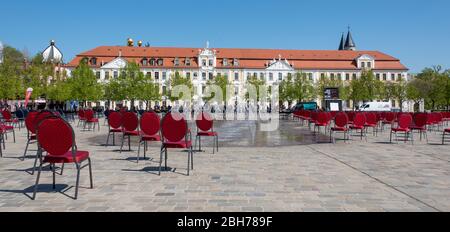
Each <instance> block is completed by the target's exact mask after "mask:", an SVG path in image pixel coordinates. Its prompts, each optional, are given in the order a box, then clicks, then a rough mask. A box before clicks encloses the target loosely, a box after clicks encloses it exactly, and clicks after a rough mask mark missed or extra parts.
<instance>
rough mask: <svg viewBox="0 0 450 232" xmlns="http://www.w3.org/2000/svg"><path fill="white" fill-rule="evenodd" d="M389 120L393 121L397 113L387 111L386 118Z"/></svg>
mask: <svg viewBox="0 0 450 232" xmlns="http://www.w3.org/2000/svg"><path fill="white" fill-rule="evenodd" d="M384 119H385V120H386V121H387V122H393V121H394V120H395V113H393V112H387V113H386V116H385V118H384Z"/></svg>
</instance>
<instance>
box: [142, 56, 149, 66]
mask: <svg viewBox="0 0 450 232" xmlns="http://www.w3.org/2000/svg"><path fill="white" fill-rule="evenodd" d="M147 65H148V60H147V58H144V59H142V66H147Z"/></svg>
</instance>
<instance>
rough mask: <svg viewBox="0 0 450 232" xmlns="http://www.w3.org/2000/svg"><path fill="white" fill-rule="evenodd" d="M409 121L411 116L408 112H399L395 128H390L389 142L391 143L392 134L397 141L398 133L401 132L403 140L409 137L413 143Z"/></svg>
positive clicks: (410, 121)
mask: <svg viewBox="0 0 450 232" xmlns="http://www.w3.org/2000/svg"><path fill="white" fill-rule="evenodd" d="M411 123H412V117H411V115H410V114H401V115H400V117H399V118H398V126H397V127H396V128H391V133H390V136H389V137H390V138H389V142H391V143H392V134H395V140H396V141H397V142H398V133H403V134H404V136H405V137H404V139H405V142H406V141H407V140H408V138H409V137H411V143H412V144H414V140H413V134H412V131H411V129H410V126H411Z"/></svg>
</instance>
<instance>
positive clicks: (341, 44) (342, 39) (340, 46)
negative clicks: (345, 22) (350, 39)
mask: <svg viewBox="0 0 450 232" xmlns="http://www.w3.org/2000/svg"><path fill="white" fill-rule="evenodd" d="M344 48H345V42H344V33H342V37H341V42H340V43H339V48H338V50H339V51H342V50H344Z"/></svg>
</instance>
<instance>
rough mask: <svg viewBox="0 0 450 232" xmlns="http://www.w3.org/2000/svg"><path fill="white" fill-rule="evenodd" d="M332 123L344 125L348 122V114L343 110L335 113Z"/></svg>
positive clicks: (338, 125)
mask: <svg viewBox="0 0 450 232" xmlns="http://www.w3.org/2000/svg"><path fill="white" fill-rule="evenodd" d="M334 124H335V125H336V127H345V126H347V124H348V116H347V114H346V113H344V112H339V113H338V114H336V117H334Z"/></svg>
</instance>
